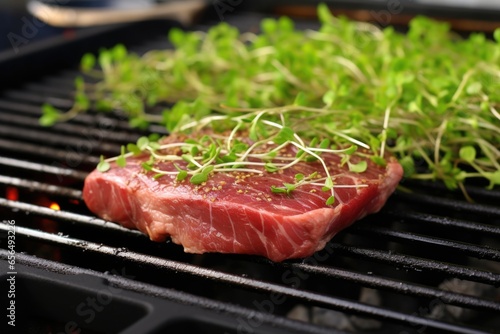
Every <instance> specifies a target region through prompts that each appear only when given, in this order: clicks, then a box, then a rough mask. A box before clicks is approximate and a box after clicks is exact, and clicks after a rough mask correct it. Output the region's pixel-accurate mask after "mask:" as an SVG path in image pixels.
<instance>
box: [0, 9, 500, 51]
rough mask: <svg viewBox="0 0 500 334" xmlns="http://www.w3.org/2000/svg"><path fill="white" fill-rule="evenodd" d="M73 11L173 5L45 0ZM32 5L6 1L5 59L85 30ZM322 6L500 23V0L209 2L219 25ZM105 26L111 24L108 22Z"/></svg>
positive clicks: (479, 27)
mask: <svg viewBox="0 0 500 334" xmlns="http://www.w3.org/2000/svg"><path fill="white" fill-rule="evenodd" d="M39 1H43V2H45V3H48V4H52V5H58V6H72V7H115V8H116V7H118V8H140V7H147V6H154V5H155V4H156V3H157V2H162V1H169V0H39ZM28 2H29V0H0V59H2V53H3V56H5V54H6V53H7V54H9V55H10V56H15V55H18V54H19V53H20V52H21V53H22V51H23V50H24V48H26V47H28V46H33V44H36V43H37V42H39V41H40V40H43V39H47V38H49V37H52V36H58V37H61V36H62V37H63V38H68V39H71V38H72V37H73V36H74V35H75V33H76V32H77V31H79V30H81V29H72V28H66V29H62V28H55V27H51V26H48V25H47V24H45V23H44V22H41V21H39V20H37V19H36V18H34V17H33V16H31V15H30V14H29V13H28V11H27V9H26V5H27V3H28ZM319 2H326V3H328V4H329V5H330V6H331V8H332V9H333V11H334V13H335V12H337V14H342V15H347V16H350V17H351V18H353V19H357V20H363V21H371V22H374V23H377V24H379V25H388V24H392V25H404V24H405V23H406V22H407V21H408V20H409V19H410V18H411V17H412V16H414V15H415V14H424V15H429V16H433V17H436V18H440V19H446V20H451V21H452V22H453V26H454V27H455V28H457V30H467V31H485V32H490V33H491V31H493V30H494V29H495V28H496V27H499V26H500V24H499V22H500V0H324V1H314V0H310V1H304V0H302V1H299V0H292V1H280V0H278V1H270V0H253V1H251V0H207V1H206V12H207V13H208V14H209V16H211V17H212V18H215V19H216V20H225V16H227V15H231V13H235V12H237V11H243V10H246V11H249V10H250V11H264V12H266V13H270V14H278V15H281V14H284V15H290V16H294V17H312V16H314V15H315V8H316V5H317V4H318V3H319ZM103 23H105V22H103Z"/></svg>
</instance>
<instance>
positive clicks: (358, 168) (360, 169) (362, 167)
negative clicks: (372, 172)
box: [347, 161, 368, 173]
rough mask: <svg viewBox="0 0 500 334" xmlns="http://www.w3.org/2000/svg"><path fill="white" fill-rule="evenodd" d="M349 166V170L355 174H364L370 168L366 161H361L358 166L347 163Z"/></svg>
mask: <svg viewBox="0 0 500 334" xmlns="http://www.w3.org/2000/svg"><path fill="white" fill-rule="evenodd" d="M347 165H348V166H349V170H350V171H351V172H354V173H363V172H365V171H366V169H367V168H368V164H367V162H366V161H360V162H358V163H357V164H353V163H351V162H347Z"/></svg>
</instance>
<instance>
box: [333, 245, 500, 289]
mask: <svg viewBox="0 0 500 334" xmlns="http://www.w3.org/2000/svg"><path fill="white" fill-rule="evenodd" d="M333 247H334V249H335V250H336V251H338V252H340V253H342V254H346V255H351V256H355V257H359V258H364V259H369V260H371V261H379V262H383V263H387V264H391V265H394V266H401V267H404V268H407V269H411V270H428V271H431V272H440V273H443V274H448V275H453V276H455V277H459V278H463V279H468V280H471V281H475V282H481V283H486V284H492V285H495V286H497V287H498V286H500V274H495V273H491V272H486V271H482V270H477V269H471V268H468V267H463V266H458V265H453V264H449V263H443V262H439V261H434V260H428V259H422V258H417V257H413V256H407V255H401V254H396V253H394V252H392V251H388V252H385V251H380V250H375V249H367V248H360V247H352V246H347V245H340V244H334V245H333Z"/></svg>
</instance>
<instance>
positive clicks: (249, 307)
mask: <svg viewBox="0 0 500 334" xmlns="http://www.w3.org/2000/svg"><path fill="white" fill-rule="evenodd" d="M250 19H251V20H256V18H255V16H250ZM233 20H234V21H235V22H239V21H240V20H243V21H244V20H245V15H243V14H242V15H240V16H236V15H235V16H234V18H233ZM252 22H253V21H252ZM255 22H257V21H255ZM245 24H246V25H248V26H251V24H250V23H248V22H246V23H245ZM162 32H163V31H162ZM151 41H152V42H151V44H143V45H139V46H136V49H137V50H139V51H140V50H147V49H148V48H151V47H153V46H154V47H159V46H162V45H163V46H167V43H166V42H160V40H159V39H157V38H156V37H155V36H152V37H151ZM117 42H118V41H117ZM120 42H123V41H120ZM77 74H78V73H77V72H75V71H73V70H67V71H61V72H59V73H56V74H52V75H48V76H46V77H43V78H41V79H40V80H38V81H36V80H34V81H32V82H27V83H26V84H25V85H24V86H23V87H21V88H19V89H14V90H8V91H5V92H3V94H2V95H1V96H0V124H1V125H0V171H1V172H0V214H1V218H2V219H9V220H10V219H13V220H15V221H16V240H17V241H16V251H17V252H18V253H21V252H24V253H25V254H23V255H21V254H19V255H18V256H19V259H18V262H20V263H22V264H23V265H24V267H23V268H24V269H18V271H19V272H20V274H21V271H22V270H25V271H26V272H29V271H30V270H35V269H33V268H39V267H43V268H45V270H46V271H48V272H51V273H52V272H58V271H61V270H62V269H61V266H66V265H67V266H69V268H72V269H65V270H67V273H71V274H73V275H80V274H82V273H83V272H85V274H86V275H91V276H94V277H102V276H103V274H102V273H103V272H105V271H109V270H112V269H117V268H120V267H121V268H126V270H127V272H130V273H132V274H133V275H134V276H135V279H134V280H133V281H127V280H125V279H124V280H123V281H120V282H119V283H120V284H119V285H120V286H122V287H123V288H124V289H125V290H127V291H128V290H129V291H141V292H142V294H144V295H148V296H154V297H155V298H158V299H161V300H170V301H172V300H174V301H175V302H180V303H181V304H182V303H184V304H192V305H195V306H197V307H198V308H202V309H203V310H204V311H203V312H209V311H210V310H216V311H217V313H214V314H213V315H211V316H209V317H213V318H214V319H216V318H217V316H222V317H226V318H227V317H228V316H229V317H230V318H231V317H232V319H231V320H227V319H226V320H224V321H227V322H225V325H224V326H226V327H224V328H223V329H224V330H226V328H228V329H227V331H226V332H239V333H241V332H243V333H247V332H248V333H254V332H255V333H261V332H262V333H270V332H274V331H275V332H282V331H285V332H292V331H295V332H302V333H326V332H331V330H332V327H328V326H327V324H325V323H321V324H316V323H313V324H305V323H303V322H297V321H292V320H288V319H287V317H286V316H287V314H290V312H291V311H293V310H294V309H296V308H297V307H298V306H302V307H305V308H306V309H307V310H308V312H309V314H307V318H309V319H313V320H314V318H315V316H314V314H315V313H314V312H316V311H317V310H318V309H319V308H324V309H329V310H335V311H338V312H332V313H329V317H330V318H333V317H341V319H348V320H349V321H351V327H350V329H351V331H352V330H354V331H359V332H363V329H362V326H365V325H361V323H363V321H366V319H371V320H372V321H373V320H375V322H376V324H377V325H375V326H374V327H373V328H371V329H370V331H371V332H374V331H375V332H376V331H377V330H378V331H379V332H388V331H391V332H401V333H412V332H415V333H416V332H419V333H421V332H424V331H425V332H442V331H448V332H456V333H492V332H495V330H497V328H499V326H500V324H499V323H498V319H497V318H498V312H499V311H500V302H499V300H500V291H499V289H498V287H499V286H500V207H499V206H498V203H500V191H499V190H498V189H496V190H492V191H486V190H484V188H481V187H478V186H476V187H475V186H471V187H470V188H469V194H470V195H471V196H472V197H474V198H475V199H476V200H477V201H478V203H481V204H477V203H468V202H466V201H464V200H463V198H462V197H461V195H460V194H454V193H450V192H445V190H444V189H443V188H441V186H440V185H436V184H430V183H411V182H410V181H407V183H406V184H404V185H405V186H407V187H409V188H411V189H414V190H415V192H413V193H407V192H405V191H399V192H397V193H396V194H395V195H394V196H393V197H392V198H391V199H390V201H389V202H388V204H387V205H386V207H385V208H384V209H383V210H382V211H381V212H380V213H379V214H376V215H372V216H370V217H367V218H365V219H363V220H362V221H360V222H358V223H356V224H355V225H354V226H353V227H351V228H349V229H347V230H345V231H343V232H342V233H340V234H339V235H338V236H336V237H335V238H334V240H333V241H332V242H331V243H329V244H328V245H327V247H326V248H325V250H323V251H321V252H318V253H317V254H316V255H315V256H313V257H311V258H309V259H305V260H296V261H286V262H284V263H271V262H270V261H267V260H265V259H262V258H257V257H251V256H235V255H221V254H206V255H192V254H185V253H183V252H182V249H181V248H180V247H179V246H176V245H173V244H171V243H168V242H167V243H162V244H156V243H152V242H150V241H149V240H147V238H146V237H144V236H142V235H141V234H140V233H139V232H137V231H131V230H128V229H125V228H122V227H120V226H118V225H116V224H113V223H111V222H107V221H105V220H102V219H99V218H96V217H95V216H93V215H92V214H91V213H90V212H89V211H88V210H87V209H86V207H85V205H84V204H83V202H82V201H81V188H82V181H83V180H84V178H85V176H86V175H87V173H88V172H89V171H90V170H91V169H92V168H93V167H94V166H95V165H96V164H97V162H98V161H99V158H98V157H99V156H100V155H101V154H104V155H108V156H109V155H116V154H119V147H120V145H122V144H126V143H128V142H132V141H135V140H136V139H137V138H138V137H140V136H141V135H143V134H144V133H147V132H149V131H151V132H163V133H164V130H162V129H159V128H157V127H152V128H150V129H148V131H146V132H140V131H136V130H132V129H130V128H129V127H128V125H127V122H126V121H125V120H124V119H123V118H122V117H120V115H111V114H106V115H102V114H86V115H79V116H77V117H76V118H75V119H74V120H72V121H71V122H69V123H64V124H58V125H56V126H54V127H53V128H41V127H39V126H38V118H39V117H40V106H41V104H42V103H44V102H50V103H52V104H54V105H55V106H56V107H58V108H61V109H65V108H68V107H69V106H70V105H71V96H72V90H71V87H72V81H73V78H74V77H75V76H76V75H77ZM12 189H16V198H9V191H10V190H12ZM440 192H441V193H442V194H443V196H437V195H435V194H437V193H440ZM52 202H56V203H58V205H59V206H60V208H61V210H53V209H50V208H49V207H48V205H47V203H52ZM483 203H484V204H483ZM9 228H10V227H9V226H8V225H7V224H5V223H4V224H0V230H1V231H2V234H1V236H5V234H6V231H8V229H9ZM0 243H1V247H2V249H4V250H2V251H0V256H1V257H2V258H4V259H5V258H6V257H7V253H6V251H5V249H6V246H5V238H3V239H2V238H0ZM35 256H36V257H41V258H46V259H48V260H51V261H45V262H44V261H43V260H37V259H36V258H35ZM53 261H57V262H61V263H62V264H58V263H55V262H53ZM41 262H43V265H41V264H40V263H41ZM3 263H5V261H4V262H3ZM78 267H81V268H86V270H80V269H75V268H78ZM30 268H32V269H30ZM65 268H66V267H65ZM87 269H88V270H87ZM37 275H42V274H40V273H39V272H38V271H37ZM50 275H53V274H49V276H50ZM42 276H43V275H42ZM70 276H71V275H70ZM58 279H59V278H58ZM125 281H127V282H126V284H125V283H124V282H125ZM450 281H453V282H462V281H464V282H468V284H469V283H470V282H473V283H472V284H473V285H472V286H473V287H474V288H471V289H469V290H467V289H466V290H460V289H458V290H457V291H450V290H447V289H446V288H445V286H444V285H443V282H450ZM476 283H477V284H476ZM474 284H476V285H474ZM468 286H471V285H468ZM478 287H481V289H482V290H481V289H479V288H478ZM368 288H369V289H372V290H374V291H376V293H377V295H378V296H379V299H380V302H379V303H370V302H367V301H364V300H362V298H361V295H362V293H361V291H362V290H363V289H368ZM476 288H477V289H479V290H481V291H487V292H486V293H483V294H478V293H475V291H476V290H477V289H476ZM179 291H180V292H179ZM179 293H181V294H182V297H179V295H178V294H179ZM134 298H139V297H137V296H135V297H134ZM148 298H149V297H148ZM188 299H189V301H187V300H188ZM444 305H448V306H455V307H461V308H464V309H466V310H467V311H468V312H469V313H470V312H471V311H476V312H477V314H475V315H474V316H467V317H464V318H460V319H455V318H453V317H447V318H440V317H438V316H436V314H435V311H436V310H437V308H438V307H442V306H444ZM455 310H456V309H455ZM433 312H434V313H433ZM174 313H175V312H174ZM431 314H432V316H431ZM256 315H258V316H260V317H262V319H265V321H264V320H262V321H261V322H260V325H258V326H252V324H254V325H255V324H258V323H259V321H256V320H255V317H256ZM147 317H148V315H146V316H145V318H144V319H146V318H147ZM149 317H151V315H149ZM184 317H185V318H187V319H189V317H190V315H189V314H185V315H184ZM165 318H168V317H167V316H165ZM365 318H366V319H365ZM192 319H193V321H198V320H196V319H195V318H194V316H193V318H192ZM242 319H243V320H242ZM163 320H164V321H167V320H165V319H163ZM252 320H253V322H252ZM214 321H215V320H214ZM139 322H141V320H139ZM142 322H144V320H142ZM161 324H163V322H161ZM242 324H245V325H246V327H245V326H243V325H242ZM159 326H160V325H159ZM161 326H162V325H161ZM161 326H160V327H156V329H151V328H153V327H151V328H150V329H148V330H145V331H143V332H144V333H157V332H158V331H157V330H158V328H163V327H161ZM214 326H215V325H214ZM242 326H243V327H242ZM130 328H132V327H130ZM135 328H136V329H137V327H135ZM221 328H222V327H217V326H215V327H210V326H207V327H200V328H199V331H198V332H200V333H204V332H206V333H218V332H221V331H220V330H221ZM337 328H340V329H342V330H345V329H346V328H345V327H337ZM117 332H118V331H117ZM129 332H130V333H132V329H130V331H129Z"/></svg>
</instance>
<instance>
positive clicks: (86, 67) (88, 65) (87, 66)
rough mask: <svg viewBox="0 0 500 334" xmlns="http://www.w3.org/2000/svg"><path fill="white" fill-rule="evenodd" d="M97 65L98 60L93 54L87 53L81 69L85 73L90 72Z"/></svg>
mask: <svg viewBox="0 0 500 334" xmlns="http://www.w3.org/2000/svg"><path fill="white" fill-rule="evenodd" d="M95 65H96V58H95V56H94V55H93V54H92V53H86V54H84V55H83V57H82V60H81V64H80V68H81V69H82V71H83V72H90V70H92V69H93V68H94V67H95Z"/></svg>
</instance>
